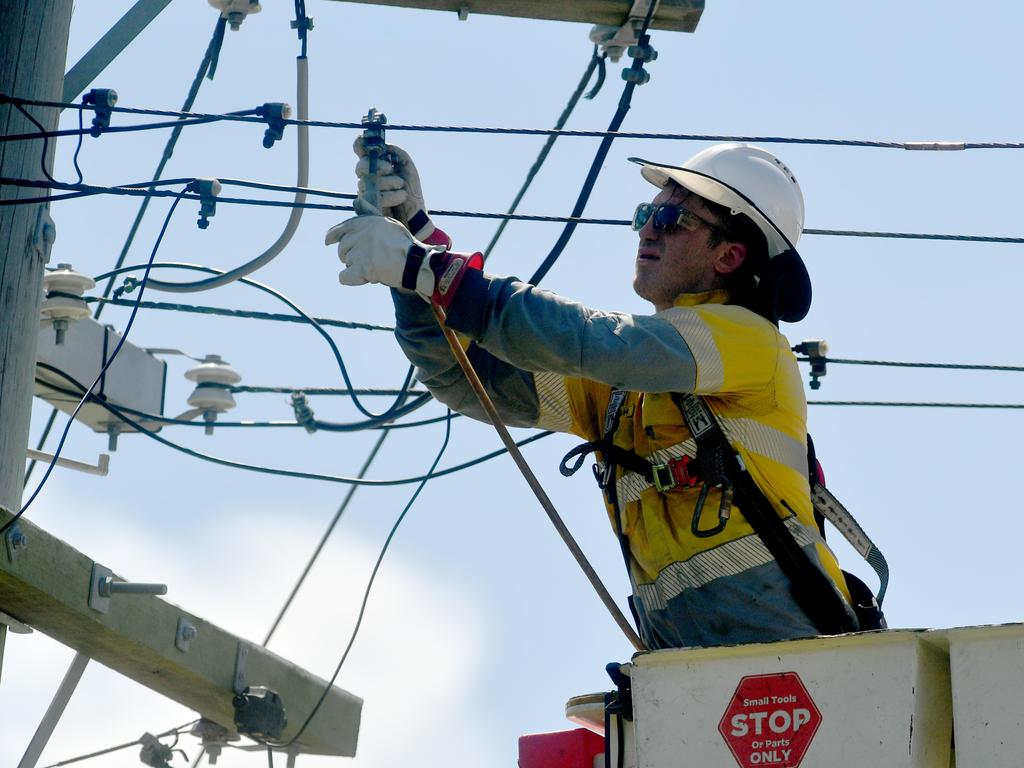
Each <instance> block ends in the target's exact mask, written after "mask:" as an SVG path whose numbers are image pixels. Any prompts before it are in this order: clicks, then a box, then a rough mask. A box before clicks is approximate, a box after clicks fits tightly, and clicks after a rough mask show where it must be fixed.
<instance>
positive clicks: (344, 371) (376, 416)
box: [94, 262, 411, 422]
mask: <svg viewBox="0 0 1024 768" xmlns="http://www.w3.org/2000/svg"><path fill="white" fill-rule="evenodd" d="M152 267H153V268H171V269H185V270H192V271H196V272H206V273H208V274H213V275H220V274H223V271H222V270H218V269H214V268H212V267H202V266H199V265H196V264H182V263H176V262H156V263H154V264H153V265H152ZM142 268H143V267H142V265H138V264H136V265H132V266H128V267H119V268H118V269H115V270H110V271H108V272H104V273H103V274H101V275H98V276H96V277H95V278H94V279H95V280H96V282H99V281H100V280H103V279H105V278H107V277H111V276H116V275H120V274H123V273H125V272H133V271H138V270H139V269H142ZM129 280H132V278H128V280H126V281H125V285H124V286H122V288H124V289H126V290H130V289H133V288H134V285H135V283H134V282H132V283H131V284H129ZM238 282H240V283H242V284H244V285H249V286H252V287H253V288H256V289H258V290H260V291H263V292H264V293H267V294H269V295H271V296H273V297H274V298H276V299H277V300H278V301H280V302H282V303H283V304H285V305H286V306H288V307H289V308H290V309H291V310H292V311H294V312H295V313H296V314H297V315H298V316H299V317H301V318H303V319H304V320H305V321H306V322H307V323H309V325H311V326H312V327H313V329H314V330H315V331H316V332H317V333H318V334H320V336H321V337H322V338H323V339H324V341H326V342H327V345H328V346H329V347H330V349H331V352H332V353H333V355H334V359H335V361H336V362H337V364H338V369H339V370H340V371H341V377H342V379H343V380H344V382H345V386H346V387H347V388H348V389H349V390H350V391H353V390H355V389H356V388H355V387H354V386H353V385H352V380H351V378H350V377H349V374H348V368H346V366H345V361H344V359H343V358H342V356H341V351H340V350H339V349H338V345H337V344H336V343H335V341H334V339H333V338H332V337H331V335H330V334H329V333H327V331H325V330H324V329H323V327H321V325H320V324H319V323H318V322H317V321H316V320H314V319H313V318H312V317H310V316H309V315H308V314H307V313H306V312H305V311H303V310H302V309H301V308H300V307H299V306H298V305H297V304H295V302H293V301H292V300H291V299H289V298H288V297H287V296H285V295H284V294H283V293H280V292H279V291H276V290H274V289H273V288H271V287H270V286H268V285H264V284H263V283H259V282H256V281H255V280H253V279H251V278H248V277H243V278H240V279H239V280H238ZM119 290H121V289H119ZM115 294H116V295H115V298H120V294H117V292H116V291H115ZM407 380H410V381H411V379H409V378H408V377H407ZM402 399H403V398H402V397H399V398H396V400H395V402H394V403H392V404H391V406H389V407H388V408H387V409H386V410H385V411H382V412H381V413H373V412H372V411H370V410H368V409H367V408H366V407H365V406H364V405H363V404H362V402H361V401H360V400H359V398H358V397H357V396H353V397H352V403H353V405H355V407H356V408H357V409H358V410H359V411H360V412H361V413H362V414H363V415H364V416H366V417H368V418H369V419H371V420H377V421H380V422H386V421H388V420H390V419H391V418H393V416H394V414H395V413H396V412H397V411H398V410H399V408H401V404H400V403H401V400H402Z"/></svg>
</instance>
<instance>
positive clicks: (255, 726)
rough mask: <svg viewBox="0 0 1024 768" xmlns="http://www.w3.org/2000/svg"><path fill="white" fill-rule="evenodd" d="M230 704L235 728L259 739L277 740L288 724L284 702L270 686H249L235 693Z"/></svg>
mask: <svg viewBox="0 0 1024 768" xmlns="http://www.w3.org/2000/svg"><path fill="white" fill-rule="evenodd" d="M232 704H233V705H234V707H235V728H237V729H238V732H239V733H241V734H244V735H245V736H249V737H251V738H255V739H259V740H260V741H266V740H267V739H274V740H275V741H277V740H278V739H280V738H281V734H282V733H283V732H284V728H285V726H286V725H288V719H287V718H286V717H285V711H284V702H283V701H281V697H280V696H278V695H277V692H276V691H273V690H271V689H270V688H266V687H264V686H262V685H256V686H250V687H248V688H246V689H245V690H244V691H242V692H241V693H239V694H236V695H235V698H234V699H233V700H232Z"/></svg>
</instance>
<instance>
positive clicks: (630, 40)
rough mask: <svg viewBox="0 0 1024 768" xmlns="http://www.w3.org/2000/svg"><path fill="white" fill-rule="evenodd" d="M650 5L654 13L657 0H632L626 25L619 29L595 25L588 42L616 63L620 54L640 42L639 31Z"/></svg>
mask: <svg viewBox="0 0 1024 768" xmlns="http://www.w3.org/2000/svg"><path fill="white" fill-rule="evenodd" d="M651 3H654V4H655V13H656V12H657V4H658V0H634V2H633V5H632V7H631V8H630V9H629V16H628V17H627V19H626V23H625V24H623V25H622V26H621V27H617V26H614V25H612V24H595V25H594V26H593V27H591V28H590V41H591V42H592V43H595V44H596V45H597V46H598V47H600V48H601V50H602V52H604V54H605V55H606V56H607V57H608V58H609V59H611V60H612V63H613V64H615V63H618V61H619V59H621V58H622V54H623V53H626V51H627V49H628V48H629V47H630V46H632V45H636V44H637V43H638V42H639V41H640V30H642V29H643V26H644V19H645V18H647V11H648V10H649V9H650V7H651ZM651 18H652V20H653V18H654V14H652V15H651ZM629 55H630V56H632V55H633V54H632V53H630V54H629ZM651 61H653V59H651Z"/></svg>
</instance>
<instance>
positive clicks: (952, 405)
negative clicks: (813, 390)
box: [807, 400, 1024, 411]
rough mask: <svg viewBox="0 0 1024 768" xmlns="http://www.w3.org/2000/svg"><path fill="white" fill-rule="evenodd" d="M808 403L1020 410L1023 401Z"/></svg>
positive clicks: (819, 401)
mask: <svg viewBox="0 0 1024 768" xmlns="http://www.w3.org/2000/svg"><path fill="white" fill-rule="evenodd" d="M807 404H808V405H849V406H857V405H859V406H868V407H873V408H976V409H982V410H984V409H992V410H1013V411H1016V410H1022V409H1024V403H914V402H910V403H897V402H889V401H885V400H808V401H807Z"/></svg>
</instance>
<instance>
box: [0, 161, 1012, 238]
mask: <svg viewBox="0 0 1024 768" xmlns="http://www.w3.org/2000/svg"><path fill="white" fill-rule="evenodd" d="M221 181H222V183H224V184H230V183H236V182H235V180H221ZM238 183H241V182H238ZM245 183H246V184H247V185H249V186H259V187H261V188H265V187H271V186H273V185H263V184H259V183H258V182H245ZM3 184H11V185H14V186H20V187H44V188H53V189H79V191H77V192H72V193H69V194H68V195H49V196H45V197H36V198H20V199H16V200H0V206H4V205H26V204H29V203H40V202H51V201H56V200H63V199H69V198H76V197H85V196H88V195H99V194H113V195H129V196H144V197H174V196H175V193H173V192H170V191H167V190H155V189H151V188H142V187H141V186H115V187H103V186H97V185H91V184H81V185H75V184H63V183H61V182H55V183H54V182H43V181H38V180H36V179H14V178H8V177H0V186H2V185H3ZM279 188H280V189H282V190H289V191H290V190H293V189H297V188H294V187H279ZM304 191H305V193H306V194H310V195H313V194H317V195H325V196H330V197H340V198H345V199H355V197H356V195H354V194H350V193H342V192H328V191H325V190H314V189H305V190H304ZM184 199H186V200H199V201H201V200H202V199H203V198H202V197H201V196H200V195H198V194H191V193H189V194H186V195H185V196H184ZM217 202H218V203H225V204H229V205H231V204H237V205H255V206H271V207H276V208H288V207H296V204H295V203H290V202H287V201H284V200H261V199H253V198H240V197H220V196H218V197H217ZM297 207H301V208H307V209H314V210H326V211H344V212H350V211H352V210H353V207H352V206H351V205H328V204H323V203H310V202H305V203H302V204H301V205H299V206H297ZM431 215H434V216H450V217H453V218H468V219H508V220H510V221H532V222H541V223H555V224H570V225H572V226H574V227H575V225H577V224H594V225H604V226H620V227H628V226H630V225H631V223H632V222H631V221H630V220H629V219H598V218H588V217H582V216H540V215H532V214H521V213H512V214H510V213H489V212H484V211H449V210H441V209H431ZM803 234H805V235H822V236H831V237H862V238H882V239H886V238H888V239H899V240H931V241H949V242H966V243H1002V244H1008V245H1022V244H1024V237H1011V236H1004V235H996V236H988V235H968V234H943V233H922V232H878V231H862V230H839V229H804V230H803Z"/></svg>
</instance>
